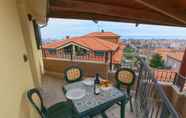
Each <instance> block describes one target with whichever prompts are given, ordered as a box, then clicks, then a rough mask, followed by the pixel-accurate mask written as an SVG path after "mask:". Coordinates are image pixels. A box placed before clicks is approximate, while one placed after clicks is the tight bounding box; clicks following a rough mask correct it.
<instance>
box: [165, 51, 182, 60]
mask: <svg viewBox="0 0 186 118" xmlns="http://www.w3.org/2000/svg"><path fill="white" fill-rule="evenodd" d="M183 55H184V52H173V53H170V54H168V55H167V56H169V57H171V58H174V59H176V60H178V61H182V60H183Z"/></svg>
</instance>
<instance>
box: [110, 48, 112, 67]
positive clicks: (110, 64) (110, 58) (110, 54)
mask: <svg viewBox="0 0 186 118" xmlns="http://www.w3.org/2000/svg"><path fill="white" fill-rule="evenodd" d="M110 71H112V51H111V52H110Z"/></svg>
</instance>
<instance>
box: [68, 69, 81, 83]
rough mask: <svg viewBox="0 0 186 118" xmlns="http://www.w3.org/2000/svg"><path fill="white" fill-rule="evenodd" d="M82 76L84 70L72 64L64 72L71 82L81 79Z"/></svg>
mask: <svg viewBox="0 0 186 118" xmlns="http://www.w3.org/2000/svg"><path fill="white" fill-rule="evenodd" d="M82 76H83V73H82V70H81V69H80V68H79V67H78V66H71V67H69V68H67V69H65V72H64V78H65V80H66V81H67V82H69V83H71V82H75V81H79V80H81V78H82Z"/></svg>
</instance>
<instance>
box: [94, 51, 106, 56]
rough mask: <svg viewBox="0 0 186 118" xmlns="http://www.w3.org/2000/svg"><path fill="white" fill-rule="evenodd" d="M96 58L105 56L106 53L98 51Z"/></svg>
mask: <svg viewBox="0 0 186 118" xmlns="http://www.w3.org/2000/svg"><path fill="white" fill-rule="evenodd" d="M95 54H96V56H104V54H105V53H104V52H102V51H96V53H95Z"/></svg>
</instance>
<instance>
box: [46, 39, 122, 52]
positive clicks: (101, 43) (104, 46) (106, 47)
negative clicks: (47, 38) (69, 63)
mask: <svg viewBox="0 0 186 118" xmlns="http://www.w3.org/2000/svg"><path fill="white" fill-rule="evenodd" d="M70 42H72V43H77V44H78V45H82V46H84V47H86V48H89V49H91V50H94V51H115V50H116V49H117V48H118V44H115V43H112V42H109V41H105V40H102V39H100V38H97V37H88V36H82V37H72V38H70V39H64V40H60V41H56V42H54V43H51V44H46V45H44V46H43V48H58V47H61V46H64V45H66V44H67V43H70Z"/></svg>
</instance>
